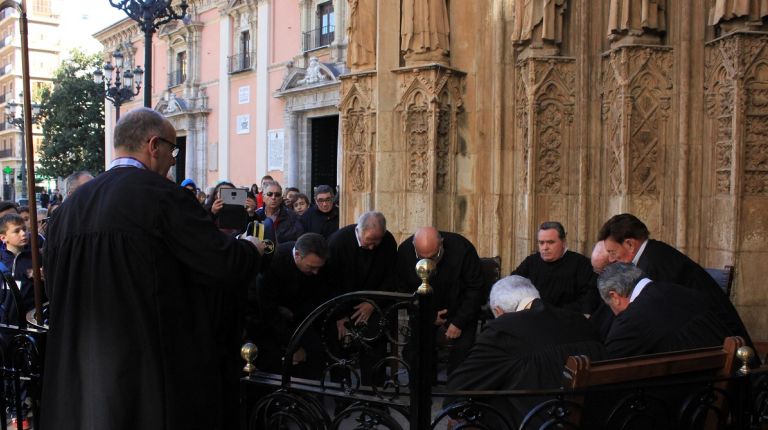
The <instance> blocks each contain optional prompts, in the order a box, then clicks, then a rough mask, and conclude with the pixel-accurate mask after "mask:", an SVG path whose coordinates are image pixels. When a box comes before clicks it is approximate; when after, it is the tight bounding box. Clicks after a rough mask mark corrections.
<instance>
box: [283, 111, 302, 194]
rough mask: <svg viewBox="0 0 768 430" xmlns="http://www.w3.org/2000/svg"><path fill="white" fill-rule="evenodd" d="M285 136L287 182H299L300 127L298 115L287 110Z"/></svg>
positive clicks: (285, 114)
mask: <svg viewBox="0 0 768 430" xmlns="http://www.w3.org/2000/svg"><path fill="white" fill-rule="evenodd" d="M283 130H284V131H283V138H284V139H285V147H284V149H283V157H284V158H283V172H284V174H285V183H286V184H292V186H295V185H293V184H298V183H299V157H298V151H299V128H298V124H297V115H296V113H294V112H292V111H287V110H286V111H285V113H284V114H283Z"/></svg>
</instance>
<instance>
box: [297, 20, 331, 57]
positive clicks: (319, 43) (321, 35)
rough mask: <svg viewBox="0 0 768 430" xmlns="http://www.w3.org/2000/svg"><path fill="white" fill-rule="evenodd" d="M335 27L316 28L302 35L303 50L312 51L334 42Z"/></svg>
mask: <svg viewBox="0 0 768 430" xmlns="http://www.w3.org/2000/svg"><path fill="white" fill-rule="evenodd" d="M333 37H334V26H332V25H329V26H326V27H320V28H316V29H314V30H310V31H305V32H304V33H302V38H301V49H302V50H303V51H311V50H313V49H317V48H320V47H323V46H328V45H330V44H331V42H333Z"/></svg>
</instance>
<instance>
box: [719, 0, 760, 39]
mask: <svg viewBox="0 0 768 430" xmlns="http://www.w3.org/2000/svg"><path fill="white" fill-rule="evenodd" d="M766 16H768V2H766V1H754V0H715V5H714V6H713V7H712V9H710V10H709V25H719V26H720V28H722V29H723V30H724V31H726V32H729V31H732V30H735V29H737V28H739V27H744V28H750V29H758V28H759V27H761V26H762V25H763V18H765V17H766ZM756 27H757V28H756Z"/></svg>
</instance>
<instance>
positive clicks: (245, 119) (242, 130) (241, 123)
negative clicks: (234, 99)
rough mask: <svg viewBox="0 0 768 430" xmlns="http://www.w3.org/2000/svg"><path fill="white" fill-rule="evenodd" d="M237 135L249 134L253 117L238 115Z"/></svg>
mask: <svg viewBox="0 0 768 430" xmlns="http://www.w3.org/2000/svg"><path fill="white" fill-rule="evenodd" d="M236 122H237V134H248V133H250V131H251V116H250V115H248V114H245V115H238V116H237V119H236Z"/></svg>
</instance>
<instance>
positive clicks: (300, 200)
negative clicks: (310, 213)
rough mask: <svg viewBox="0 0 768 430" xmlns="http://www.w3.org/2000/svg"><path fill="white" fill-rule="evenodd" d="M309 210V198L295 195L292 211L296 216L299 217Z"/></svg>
mask: <svg viewBox="0 0 768 430" xmlns="http://www.w3.org/2000/svg"><path fill="white" fill-rule="evenodd" d="M308 208H309V197H307V195H306V194H296V198H295V199H294V201H293V211H294V212H296V215H298V216H301V215H302V214H304V212H306V211H307V209H308Z"/></svg>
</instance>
